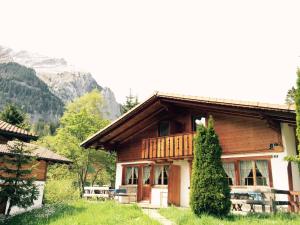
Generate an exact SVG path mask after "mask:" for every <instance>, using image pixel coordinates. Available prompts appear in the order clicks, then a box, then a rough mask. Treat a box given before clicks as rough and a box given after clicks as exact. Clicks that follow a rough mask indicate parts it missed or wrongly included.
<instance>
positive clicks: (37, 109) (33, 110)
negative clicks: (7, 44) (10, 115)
mask: <svg viewBox="0 0 300 225" xmlns="http://www.w3.org/2000/svg"><path fill="white" fill-rule="evenodd" d="M9 102H13V103H16V104H17V105H18V106H20V107H22V109H23V110H24V111H25V112H27V113H28V114H30V116H31V120H32V121H33V122H35V121H38V119H40V118H43V119H44V120H46V121H50V120H51V121H56V120H57V119H58V118H59V117H60V116H61V115H62V113H63V111H64V103H63V102H62V101H61V100H60V99H59V98H58V97H57V96H55V95H54V94H53V93H52V92H51V91H50V90H49V88H48V86H47V85H46V84H45V83H44V82H43V81H42V80H40V79H39V78H38V77H37V75H36V73H35V71H34V70H33V69H31V68H27V67H25V66H22V65H20V64H17V63H12V62H10V63H0V110H1V109H2V108H3V107H4V106H5V104H7V103H9Z"/></svg>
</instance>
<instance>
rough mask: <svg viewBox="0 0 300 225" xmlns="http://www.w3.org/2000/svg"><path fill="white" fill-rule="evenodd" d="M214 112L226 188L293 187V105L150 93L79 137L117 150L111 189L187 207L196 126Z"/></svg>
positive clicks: (298, 184)
mask: <svg viewBox="0 0 300 225" xmlns="http://www.w3.org/2000/svg"><path fill="white" fill-rule="evenodd" d="M210 115H211V116H212V117H213V119H214V124H215V130H216V132H217V134H218V136H219V140H220V143H221V146H222V149H223V154H222V161H223V166H224V169H225V172H226V174H227V179H228V183H229V185H230V186H231V187H232V188H249V187H253V188H277V189H283V190H298V191H299V190H300V180H299V178H300V175H299V171H298V168H297V166H296V165H293V164H291V163H288V162H287V161H285V160H284V158H285V157H286V156H289V155H296V154H297V150H296V145H297V143H296V138H295V117H296V115H295V110H294V109H293V108H292V107H289V106H285V105H273V104H262V103H253V102H242V101H231V100H224V99H212V98H202V97H194V96H183V95H174V94H165V93H156V94H154V95H153V96H151V97H150V98H149V99H147V100H146V101H144V102H143V103H141V104H139V105H138V106H137V107H135V108H134V109H132V110H131V111H129V112H128V113H126V114H124V115H123V116H121V117H120V118H119V119H117V120H116V121H114V122H113V123H111V124H110V125H108V126H107V127H105V128H104V129H102V130H100V131H99V132H98V133H96V134H95V135H93V136H92V137H91V138H89V139H88V140H86V141H85V142H83V143H82V146H83V147H94V148H104V149H106V150H109V151H116V153H117V163H116V184H115V185H116V188H121V187H122V188H127V189H129V190H131V191H134V192H136V194H137V201H138V202H139V201H149V202H150V203H151V204H153V205H160V206H164V205H167V204H175V205H180V206H185V207H188V206H189V189H190V179H191V170H192V166H191V165H192V160H193V150H194V143H193V137H194V135H195V131H196V126H197V124H199V123H203V124H206V123H207V119H208V117H209V116H210Z"/></svg>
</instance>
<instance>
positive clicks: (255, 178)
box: [240, 160, 269, 186]
mask: <svg viewBox="0 0 300 225" xmlns="http://www.w3.org/2000/svg"><path fill="white" fill-rule="evenodd" d="M240 183H241V185H246V186H253V185H254V186H256V185H258V186H268V185H269V169H268V161H267V160H256V161H240Z"/></svg>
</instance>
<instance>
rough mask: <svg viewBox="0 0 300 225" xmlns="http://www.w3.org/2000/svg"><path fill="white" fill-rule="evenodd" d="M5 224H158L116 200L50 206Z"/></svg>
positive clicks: (130, 206) (2, 224)
mask: <svg viewBox="0 0 300 225" xmlns="http://www.w3.org/2000/svg"><path fill="white" fill-rule="evenodd" d="M0 224H1V225H4V224H5V225H46V224H47V225H97V224H105V225H110V224H111V225H116V224H126V225H130V224H138V225H158V224H159V223H157V222H156V221H153V220H151V219H150V218H149V217H148V216H146V215H144V214H143V212H142V211H141V210H140V209H139V208H138V207H137V206H135V205H120V204H117V203H115V202H112V201H107V202H89V201H84V200H81V201H76V202H73V203H69V204H60V205H49V206H45V207H43V208H41V209H36V210H33V211H31V212H27V213H24V214H21V215H17V216H14V217H12V218H11V219H10V220H9V221H6V222H3V221H2V222H0Z"/></svg>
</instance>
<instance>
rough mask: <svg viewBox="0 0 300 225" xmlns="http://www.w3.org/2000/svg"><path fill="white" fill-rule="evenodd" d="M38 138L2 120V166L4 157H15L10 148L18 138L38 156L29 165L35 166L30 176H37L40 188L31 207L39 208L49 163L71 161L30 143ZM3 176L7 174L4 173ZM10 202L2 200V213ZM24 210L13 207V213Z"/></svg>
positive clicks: (0, 151) (0, 129)
mask: <svg viewBox="0 0 300 225" xmlns="http://www.w3.org/2000/svg"><path fill="white" fill-rule="evenodd" d="M37 138H38V137H37V136H36V135H34V134H32V133H30V132H28V131H26V130H23V129H21V128H18V127H16V126H14V125H11V124H9V123H6V122H4V121H1V120H0V166H3V164H4V162H3V160H2V159H4V158H5V157H14V155H13V154H12V153H11V152H10V150H11V147H13V146H14V144H15V141H16V140H18V141H21V142H22V143H23V147H24V148H28V149H30V150H31V151H32V156H34V157H35V158H36V160H35V161H34V165H28V166H30V167H32V166H33V169H32V173H31V174H30V175H29V176H30V177H34V178H35V182H34V183H35V184H36V185H37V187H38V190H39V196H38V199H37V200H35V201H34V204H33V206H32V207H31V208H37V207H40V206H41V205H42V200H43V195H44V188H45V182H46V177H47V166H48V164H49V163H66V164H69V163H71V161H70V160H69V159H67V158H65V157H63V156H61V155H58V154H56V153H54V152H52V151H50V150H49V149H47V148H44V147H41V146H37V145H33V144H30V143H29V142H30V141H32V140H37ZM6 166H7V165H6ZM1 176H7V175H6V174H3V173H2V174H1ZM1 184H2V183H1V180H0V190H1ZM8 204H9V200H8V199H6V200H2V202H0V214H4V213H5V212H6V210H7V208H8ZM24 210H25V209H22V208H18V207H13V208H12V210H11V213H12V214H14V213H19V212H22V211H24Z"/></svg>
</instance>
